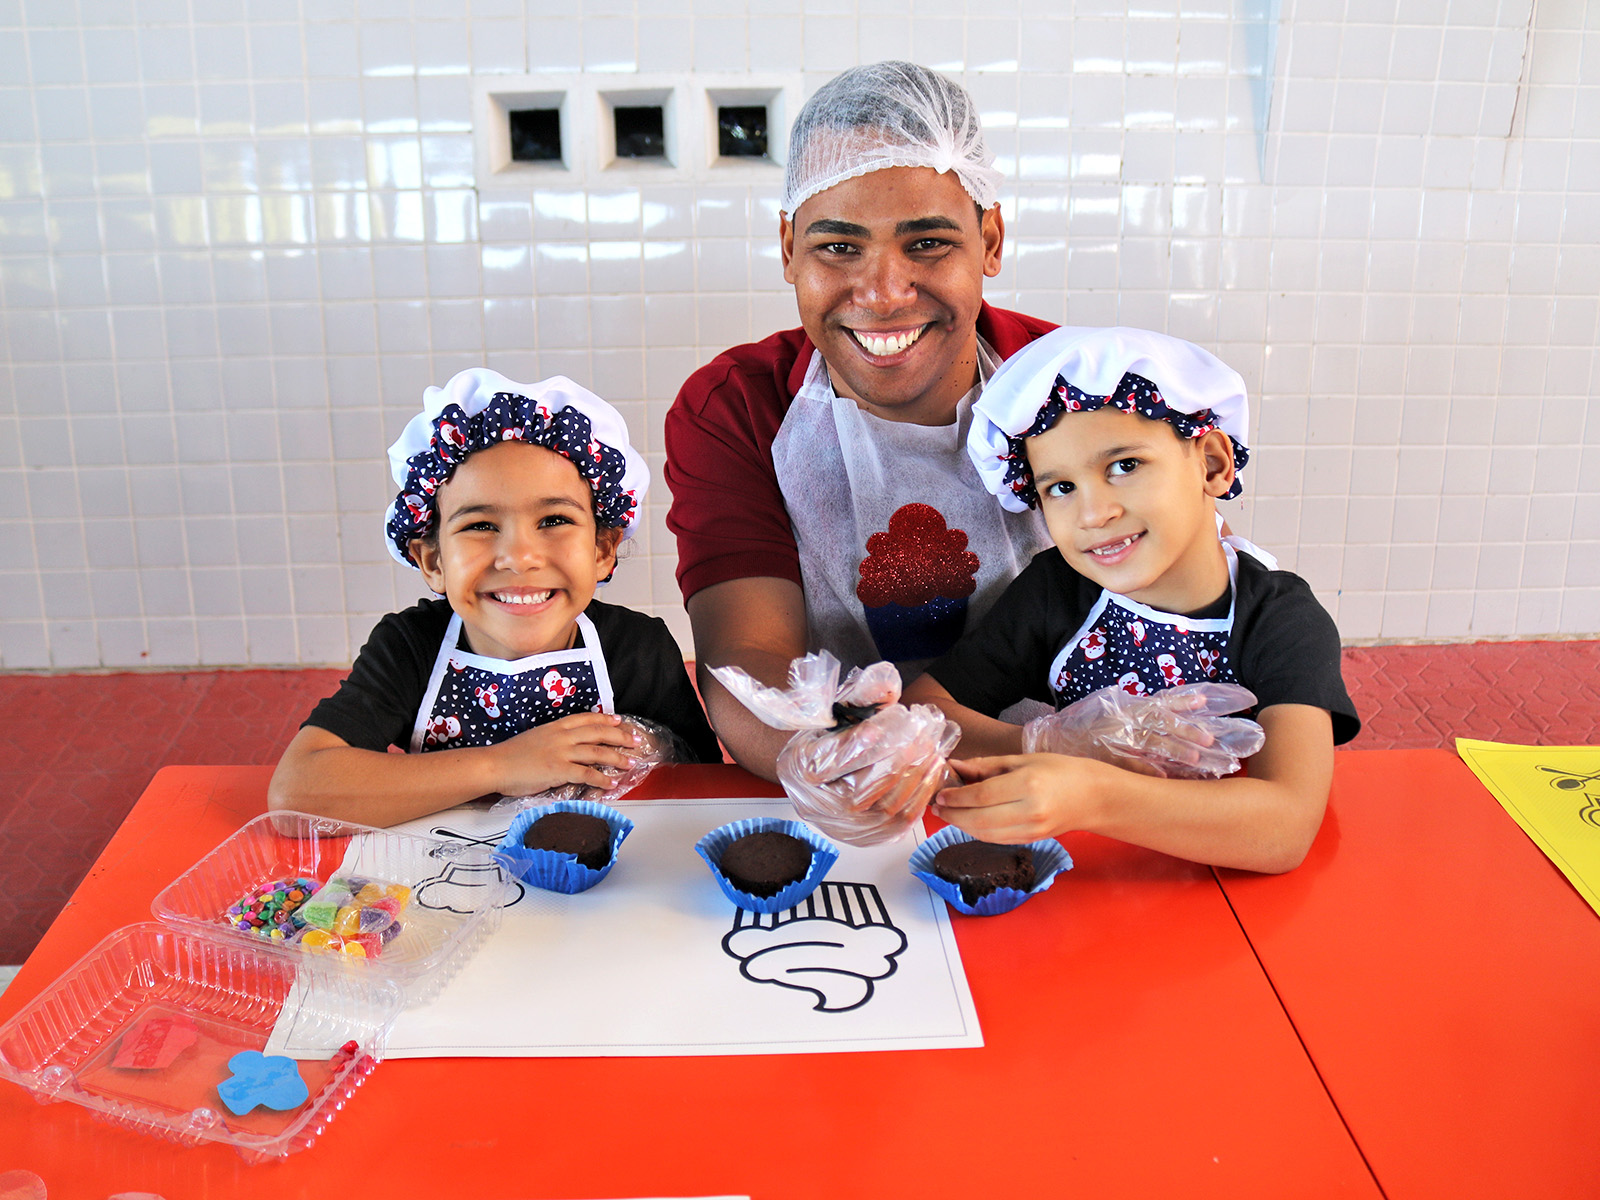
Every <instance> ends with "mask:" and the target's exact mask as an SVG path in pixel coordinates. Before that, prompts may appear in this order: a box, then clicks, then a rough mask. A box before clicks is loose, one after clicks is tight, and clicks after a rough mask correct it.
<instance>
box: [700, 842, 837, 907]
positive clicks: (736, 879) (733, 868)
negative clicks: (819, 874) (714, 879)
mask: <svg viewBox="0 0 1600 1200" xmlns="http://www.w3.org/2000/svg"><path fill="white" fill-rule="evenodd" d="M813 853H814V851H813V849H812V847H811V846H809V845H807V844H806V843H805V842H802V841H801V840H800V839H799V838H797V837H794V836H793V835H792V834H787V833H783V832H780V831H779V830H776V829H763V830H759V831H757V832H755V833H747V834H745V835H744V836H743V837H741V838H735V839H734V840H733V841H732V842H730V843H728V848H727V849H726V850H724V851H723V852H722V857H721V858H720V859H719V860H718V862H717V865H718V866H719V867H721V868H722V873H723V874H724V875H726V876H727V877H728V882H730V883H732V884H733V886H734V887H736V888H738V889H739V890H740V891H741V892H749V893H750V894H751V895H752V896H761V897H767V896H776V895H777V894H778V893H779V892H781V891H782V890H783V889H784V888H786V887H788V886H789V885H790V884H791V883H798V882H799V881H800V880H802V879H804V878H805V877H806V872H807V871H809V870H810V869H811V856H812V854H813Z"/></svg>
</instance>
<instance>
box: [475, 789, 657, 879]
mask: <svg viewBox="0 0 1600 1200" xmlns="http://www.w3.org/2000/svg"><path fill="white" fill-rule="evenodd" d="M561 813H574V814H578V815H580V816H586V817H596V818H598V819H599V820H601V821H604V822H605V825H606V836H603V837H600V838H599V839H598V840H587V841H586V840H584V839H583V837H582V831H581V830H574V831H571V832H572V833H573V834H574V835H575V836H574V837H573V840H571V841H570V842H568V843H566V845H565V846H564V848H563V849H535V848H532V847H529V846H528V845H527V844H526V839H527V837H528V831H529V830H530V829H532V828H533V826H534V823H535V822H537V821H539V820H540V819H541V818H544V817H548V816H552V815H555V814H561ZM632 832H633V822H632V821H630V820H628V818H627V817H625V816H623V815H622V814H621V813H619V812H618V811H617V810H616V809H614V808H612V807H610V806H609V805H606V804H600V803H597V802H596V801H593V800H558V801H556V802H555V803H554V804H546V805H542V806H541V807H539V808H528V809H524V810H523V811H522V812H519V813H518V814H517V815H516V816H515V817H513V818H512V820H511V828H510V829H508V830H506V836H505V837H503V838H501V839H500V844H499V845H498V846H496V847H495V852H496V853H497V854H500V855H502V856H503V857H504V858H505V859H506V862H507V865H508V866H510V868H511V870H512V871H513V872H515V873H516V875H517V877H518V878H519V879H522V880H523V881H525V882H527V883H531V884H532V885H533V886H534V887H537V888H543V889H544V890H545V891H547V892H561V893H562V894H563V895H567V896H571V895H575V894H576V893H578V892H586V891H588V890H589V889H590V888H592V887H593V886H594V885H595V884H597V883H599V882H600V881H601V880H602V879H604V878H605V877H606V876H607V875H609V874H610V873H611V868H612V867H614V866H615V865H616V862H617V852H618V850H619V849H620V848H621V846H622V842H623V839H624V838H626V837H627V836H628V835H629V834H630V833H632ZM586 863H596V864H598V865H593V866H591V865H586Z"/></svg>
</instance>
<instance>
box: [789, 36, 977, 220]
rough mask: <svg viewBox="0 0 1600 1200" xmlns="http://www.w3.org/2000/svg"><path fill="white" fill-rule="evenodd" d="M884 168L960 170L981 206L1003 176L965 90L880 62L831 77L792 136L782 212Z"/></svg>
mask: <svg viewBox="0 0 1600 1200" xmlns="http://www.w3.org/2000/svg"><path fill="white" fill-rule="evenodd" d="M885 167H932V168H933V169H934V170H935V171H938V172H940V173H943V172H945V171H954V172H955V173H956V178H958V179H959V180H960V181H961V186H962V187H964V188H966V190H967V194H968V195H970V196H971V197H972V198H973V200H975V201H977V203H978V206H979V207H980V208H988V207H989V206H990V205H992V204H993V203H994V201H995V193H996V192H997V191H998V190H999V187H1000V172H999V171H997V170H995V168H994V154H993V153H992V152H991V151H990V149H989V147H988V146H987V145H986V144H985V142H984V140H983V125H982V123H981V122H980V121H979V119H978V109H977V106H976V105H975V104H974V103H973V102H972V97H971V96H969V95H968V94H967V91H966V89H965V88H963V87H962V86H961V85H960V84H958V83H952V82H951V81H950V80H948V79H946V78H945V77H944V76H942V75H938V74H935V73H934V72H932V71H930V70H928V68H926V67H919V66H917V64H916V63H908V62H881V63H872V64H870V65H868V66H864V67H852V68H851V69H850V70H848V71H846V72H844V73H843V74H842V75H838V76H836V77H834V78H833V79H830V80H829V81H828V82H827V83H825V84H823V85H822V86H821V87H820V88H818V89H817V92H816V94H815V95H814V96H812V97H811V99H809V100H807V101H806V102H805V105H804V107H802V108H801V109H800V114H799V116H797V117H796V118H795V122H794V128H792V129H791V130H790V131H789V162H788V167H787V169H786V170H785V172H784V179H783V211H784V212H785V213H788V214H789V215H790V216H793V215H794V213H795V210H796V209H798V208H799V207H800V206H801V205H802V204H804V203H805V202H806V201H807V200H808V199H810V198H811V197H812V196H815V195H816V194H817V193H818V192H821V191H825V190H827V189H828V188H831V187H833V186H834V185H835V184H838V183H843V182H844V181H845V180H847V179H854V178H855V177H856V176H858V175H865V174H867V173H868V172H869V171H881V170H883V168H885Z"/></svg>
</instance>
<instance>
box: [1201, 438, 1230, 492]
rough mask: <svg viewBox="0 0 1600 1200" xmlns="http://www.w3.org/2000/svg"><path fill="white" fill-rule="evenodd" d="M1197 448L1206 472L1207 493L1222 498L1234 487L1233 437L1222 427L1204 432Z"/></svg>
mask: <svg viewBox="0 0 1600 1200" xmlns="http://www.w3.org/2000/svg"><path fill="white" fill-rule="evenodd" d="M1196 448H1197V449H1198V450H1199V451H1200V459H1201V462H1202V464H1203V465H1204V467H1205V473H1206V495H1208V496H1210V497H1211V498H1212V499H1213V500H1220V499H1221V498H1222V497H1223V496H1225V495H1227V493H1228V489H1229V488H1231V487H1233V479H1234V475H1235V474H1236V473H1237V471H1236V468H1235V467H1234V465H1233V439H1232V438H1230V437H1229V436H1228V435H1227V434H1226V433H1224V432H1223V431H1222V430H1220V429H1213V430H1211V431H1210V432H1209V433H1206V434H1202V435H1201V437H1200V440H1199V442H1198V443H1196Z"/></svg>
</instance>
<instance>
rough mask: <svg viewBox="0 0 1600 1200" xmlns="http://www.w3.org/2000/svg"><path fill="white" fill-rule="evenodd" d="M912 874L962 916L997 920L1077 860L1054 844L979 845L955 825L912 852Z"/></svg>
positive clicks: (1050, 840)
mask: <svg viewBox="0 0 1600 1200" xmlns="http://www.w3.org/2000/svg"><path fill="white" fill-rule="evenodd" d="M909 865H910V867H911V873H912V874H913V875H915V876H916V877H917V878H918V879H920V880H922V882H923V883H925V884H927V885H928V886H929V887H930V888H932V889H933V891H934V893H935V894H936V895H938V896H939V897H940V898H941V899H943V900H944V901H945V902H946V903H948V904H949V905H950V907H951V908H953V909H955V910H956V911H957V912H959V913H965V914H966V915H968V916H973V917H994V916H999V915H1000V914H1001V913H1004V912H1010V911H1011V910H1012V909H1013V908H1016V907H1017V905H1019V904H1022V903H1024V902H1025V901H1026V900H1028V899H1029V898H1030V897H1033V896H1037V895H1038V894H1039V893H1040V892H1042V891H1045V890H1047V889H1048V888H1049V887H1050V885H1051V884H1052V883H1054V882H1055V878H1056V876H1057V875H1059V874H1060V873H1061V872H1062V871H1068V870H1071V869H1072V856H1071V855H1069V854H1068V853H1067V852H1066V850H1065V849H1064V848H1063V847H1062V845H1061V843H1060V842H1058V841H1056V840H1055V839H1054V838H1043V839H1041V840H1039V841H1037V842H1029V843H1028V844H1027V845H1026V846H1000V845H993V844H991V843H989V842H979V841H974V840H973V838H972V836H971V835H970V834H967V833H964V832H963V831H962V830H960V829H957V828H956V827H955V826H954V825H950V826H947V827H945V828H944V829H941V830H939V832H938V833H936V834H934V835H933V836H932V837H930V838H929V839H928V840H927V841H925V842H923V843H922V845H920V846H918V847H917V848H916V849H915V850H913V851H912V852H911V862H910V864H909Z"/></svg>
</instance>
